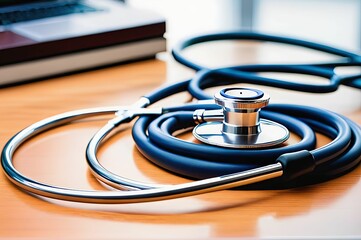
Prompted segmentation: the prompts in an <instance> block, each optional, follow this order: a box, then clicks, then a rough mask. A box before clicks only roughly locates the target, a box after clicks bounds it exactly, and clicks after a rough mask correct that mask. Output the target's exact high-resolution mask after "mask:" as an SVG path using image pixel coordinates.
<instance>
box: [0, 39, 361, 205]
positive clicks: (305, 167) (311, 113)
mask: <svg viewBox="0 0 361 240" xmlns="http://www.w3.org/2000/svg"><path fill="white" fill-rule="evenodd" d="M230 39H231V40H254V41H266V42H277V43H282V44H288V45H295V46H300V47H304V48H309V49H313V50H316V51H322V52H326V53H330V54H333V55H335V56H339V57H341V59H340V61H338V62H329V63H319V64H303V65H302V64H299V65H244V66H232V67H228V68H219V69H207V68H205V67H203V66H200V65H197V64H195V63H193V62H192V61H190V60H189V59H187V58H186V57H185V56H184V55H183V50H184V49H185V48H187V47H189V46H192V45H194V44H199V43H203V42H207V41H217V40H230ZM172 53H173V56H174V57H175V59H176V60H177V61H179V62H180V63H182V64H184V65H186V66H188V67H190V68H192V69H195V70H196V71H197V73H196V75H195V77H194V78H193V79H191V80H186V81H182V82H177V83H174V84H171V85H168V86H164V87H162V88H160V89H158V90H155V91H154V92H152V93H150V94H148V95H145V96H143V97H141V98H140V99H139V100H138V101H137V102H136V103H134V104H133V105H131V106H129V107H104V108H93V109H82V110H77V111H71V112H67V113H63V114H59V115H56V116H53V117H50V118H47V119H44V120H41V121H40V122H37V123H34V124H33V125H31V126H29V127H27V128H25V129H23V130H22V131H20V132H19V133H17V134H16V135H15V136H14V137H12V138H11V139H10V140H9V141H8V143H7V144H6V145H5V147H4V149H3V152H2V167H3V169H4V172H5V174H6V175H7V177H8V178H9V179H10V180H11V181H12V182H13V183H14V184H16V185H17V186H18V187H20V188H22V189H24V190H26V191H28V192H30V193H34V194H38V195H41V196H45V197H50V198H56V199H62V200H69V201H78V202H88V203H133V202H146V201H157V200H164V199H171V198H177V197H184V196H191V195H195V194H200V193H206V192H211V191H216V190H222V189H229V188H234V187H240V186H243V187H244V188H257V189H265V188H267V189H268V188H287V187H295V186H299V185H305V184H312V183H316V182H319V181H324V180H327V179H330V178H334V177H337V176H339V175H342V174H345V173H347V172H349V171H351V170H352V169H353V168H355V167H356V166H357V165H358V164H359V162H360V160H361V128H360V126H358V125H357V124H356V123H354V122H352V121H351V120H350V119H347V118H346V117H344V116H341V115H338V114H336V113H333V112H331V111H328V110H324V109H319V108H315V107H309V106H301V105H292V104H269V99H270V96H269V95H268V94H267V93H265V92H263V91H262V90H259V89H254V88H241V87H227V88H224V89H222V90H220V91H219V92H217V93H216V94H215V96H214V98H213V100H212V98H211V97H210V96H208V95H207V94H206V93H205V92H204V91H203V90H204V89H206V88H209V87H214V86H222V85H229V84H234V83H252V84H258V85H268V86H274V87H279V88H284V89H290V90H297V91H303V92H314V93H325V92H332V91H336V90H337V88H338V86H339V85H341V84H343V85H347V86H350V87H354V88H357V89H361V75H360V74H358V75H350V76H340V75H337V74H335V73H334V68H335V67H338V66H361V56H360V55H357V54H354V53H350V52H347V51H344V50H341V49H337V48H332V47H329V46H325V45H322V44H318V43H312V42H307V41H303V40H298V39H293V38H286V37H278V36H271V35H265V34H258V33H248V32H247V33H244V32H231V33H222V34H213V35H204V36H199V37H195V38H190V39H188V40H186V41H183V42H182V43H180V44H179V45H177V46H176V47H175V48H174V49H173V52H172ZM259 72H287V73H302V74H308V75H316V76H320V77H323V78H326V79H328V81H329V83H328V84H325V85H313V84H304V83H296V82H291V81H285V80H279V79H273V78H266V77H262V76H258V75H257V74H256V73H259ZM183 91H188V92H189V93H190V94H191V95H192V96H193V97H194V98H195V99H198V100H199V101H198V102H191V103H186V104H183V105H180V106H174V107H164V108H147V107H148V106H149V105H151V104H153V103H155V102H157V101H159V100H161V99H163V98H166V97H168V96H171V95H173V94H176V93H179V92H183ZM103 114H115V117H114V118H113V119H111V120H109V121H108V123H107V124H105V125H104V126H103V127H102V128H101V129H100V130H99V131H98V132H97V133H96V134H95V135H94V136H93V138H92V139H91V140H90V142H89V144H88V146H87V149H86V157H87V163H88V164H89V167H90V169H91V172H92V173H93V175H94V176H95V177H96V178H97V179H98V180H100V181H101V182H104V183H106V184H107V185H109V186H111V187H113V188H116V189H119V190H121V191H119V190H117V191H88V190H77V189H69V188H62V187H58V186H51V185H48V184H45V183H41V182H38V181H35V180H33V179H30V178H28V177H26V176H24V175H23V174H22V173H20V172H19V171H17V169H16V168H15V167H14V165H13V155H14V153H15V151H16V150H17V149H18V148H19V147H20V146H21V145H22V144H23V143H24V142H26V141H27V140H29V139H31V138H32V137H34V136H36V135H38V134H40V133H42V132H45V131H47V130H49V129H52V128H55V127H58V126H61V125H63V124H66V123H71V122H74V121H76V120H79V119H83V118H88V117H93V116H97V115H103ZM136 117H138V119H137V120H136V122H135V123H134V125H133V128H132V135H133V139H134V141H135V143H136V146H137V148H138V150H139V151H140V152H141V153H142V154H143V155H144V156H145V157H146V158H147V159H149V160H150V161H151V162H153V163H154V164H156V165H158V166H159V167H161V168H164V169H166V170H167V171H170V172H173V173H175V174H178V175H182V176H185V177H188V178H191V179H194V180H195V181H193V182H189V183H183V184H178V185H161V184H149V183H144V182H139V181H136V180H133V179H128V178H125V177H122V176H119V175H116V174H114V173H112V172H110V171H109V170H107V169H105V168H104V167H103V166H102V165H101V164H100V163H99V161H98V159H97V151H98V148H99V146H100V144H101V143H102V142H103V141H104V139H105V137H106V136H107V135H108V134H109V133H110V132H111V131H113V130H114V129H115V128H117V127H118V126H119V125H121V124H124V123H128V122H130V121H132V120H133V119H134V118H136ZM189 129H193V130H192V131H193V135H194V136H195V138H196V139H198V140H199V141H200V142H202V144H199V143H191V142H187V141H184V140H181V139H179V138H177V137H176V133H177V132H179V131H184V130H189ZM290 132H293V133H295V134H296V135H298V136H300V138H301V140H300V141H299V142H298V143H296V144H292V145H282V143H283V142H284V141H286V140H287V139H288V137H289V135H290ZM315 132H320V133H322V134H324V135H326V136H327V137H329V138H331V139H332V141H331V142H330V143H328V144H327V145H325V146H322V147H320V148H315V145H316V137H315ZM197 179H200V180H197Z"/></svg>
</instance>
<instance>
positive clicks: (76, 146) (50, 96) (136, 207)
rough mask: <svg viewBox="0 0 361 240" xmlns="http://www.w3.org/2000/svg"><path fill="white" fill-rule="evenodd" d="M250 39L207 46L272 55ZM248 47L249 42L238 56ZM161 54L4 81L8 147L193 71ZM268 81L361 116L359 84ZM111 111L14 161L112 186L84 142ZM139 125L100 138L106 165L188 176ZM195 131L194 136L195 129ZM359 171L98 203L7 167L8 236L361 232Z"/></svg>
mask: <svg viewBox="0 0 361 240" xmlns="http://www.w3.org/2000/svg"><path fill="white" fill-rule="evenodd" d="M251 45H252V44H250V47H249V48H245V47H239V46H233V45H232V44H229V43H225V46H226V48H225V50H222V51H221V50H219V51H218V50H217V49H216V48H215V49H214V52H212V53H207V54H218V53H219V52H221V53H222V54H224V57H221V58H219V57H218V58H217V59H218V60H217V61H219V60H221V62H222V63H224V64H227V62H226V61H223V60H222V58H223V59H229V58H228V57H229V56H233V58H231V60H230V61H234V59H237V61H238V62H242V63H244V62H248V61H250V62H252V61H257V62H262V61H263V60H265V61H267V60H269V59H270V56H269V55H268V51H264V49H263V48H264V47H260V46H251ZM239 48H242V49H243V50H245V49H246V50H247V51H246V52H245V54H243V55H242V56H238V55H237V56H235V54H234V52H235V50H240V49H239ZM242 49H241V50H242ZM252 49H253V50H252ZM208 52H209V51H208ZM276 52H277V51H276ZM296 52H297V51H296ZM194 53H195V55H198V56H201V57H200V61H205V60H207V59H208V60H209V56H208V55H207V54H206V53H205V52H204V51H203V50H202V48H200V49H195V50H194ZM287 54H291V53H290V52H287ZM276 55H277V56H278V55H279V52H278V53H276ZM291 55H292V56H294V54H291ZM302 57H303V55H302ZM211 58H212V56H211ZM160 59H162V60H159V59H156V60H147V61H140V62H136V63H129V64H125V65H119V66H114V67H109V68H104V69H99V70H93V71H89V72H84V73H79V74H74V75H69V76H64V77H59V78H54V79H51V80H47V81H41V82H35V83H31V84H25V85H21V86H17V87H10V88H5V89H0V97H1V101H2V104H1V106H0V114H1V117H0V126H1V132H0V146H1V147H3V146H4V144H5V143H6V141H7V140H9V138H10V137H11V136H13V135H14V134H15V133H16V132H18V131H19V130H21V129H22V128H24V127H26V126H28V125H30V124H32V123H34V122H36V121H38V120H41V119H42V118H46V117H49V116H51V115H54V114H58V113H61V112H64V111H69V110H74V109H79V108H88V107H97V106H108V105H127V104H130V103H132V102H133V101H135V100H137V98H138V96H140V95H142V94H145V93H147V92H149V91H150V90H152V89H154V88H156V87H158V86H160V85H161V84H163V83H166V82H172V81H177V80H181V79H184V78H185V77H188V76H191V75H192V74H193V73H192V71H190V70H187V69H185V68H184V67H181V66H180V65H178V64H177V63H174V61H172V60H171V58H170V56H169V55H168V54H163V55H162V56H161V57H160ZM212 59H213V58H212ZM295 59H296V58H295ZM280 60H282V58H280ZM215 61H216V60H215ZM209 64H210V65H212V64H213V63H212V62H210V63H209ZM307 79H308V78H307ZM266 90H268V91H270V93H271V96H273V97H274V98H273V99H274V100H273V101H274V102H293V103H300V102H302V103H303V104H308V105H315V106H320V107H325V108H328V109H331V110H334V111H337V112H339V113H343V114H345V115H347V116H349V117H350V118H351V119H353V120H354V121H357V122H358V123H361V97H360V96H361V95H360V91H356V90H352V89H350V88H347V87H341V88H340V89H339V91H338V92H337V93H332V94H325V95H322V96H321V95H314V94H305V93H296V92H293V91H282V90H277V89H272V88H266ZM211 91H212V90H210V92H211ZM188 99H189V96H188V95H187V94H179V95H177V96H175V97H173V98H171V99H167V100H165V101H163V102H162V103H161V104H172V103H175V102H182V101H186V100H188ZM106 119H107V118H101V119H97V120H87V121H82V122H78V123H74V124H72V125H67V126H63V127H60V128H58V129H55V130H51V131H49V132H48V133H45V134H42V135H40V136H38V137H36V138H34V139H33V140H31V141H29V142H28V143H26V144H24V145H23V147H22V148H21V149H19V151H18V152H17V153H16V155H15V161H14V162H15V166H16V167H17V168H18V169H19V170H20V171H21V172H23V173H25V174H26V175H27V176H29V177H31V178H34V179H36V180H38V181H42V182H46V183H49V184H55V185H58V186H63V187H72V188H77V189H96V190H100V189H105V188H104V186H102V185H101V184H100V183H99V182H97V181H96V180H94V178H93V177H92V176H91V173H90V172H89V170H88V168H87V165H86V162H85V158H84V150H85V146H86V144H87V142H88V140H89V139H90V137H91V136H92V135H93V134H94V133H95V132H96V131H97V129H98V128H99V127H100V126H102V124H104V122H105V121H106ZM130 127H131V126H130V125H127V126H122V127H121V128H120V129H119V131H118V132H117V134H114V135H113V136H112V137H110V138H109V139H108V141H107V142H106V143H105V144H104V145H103V146H102V147H101V150H100V152H99V154H98V156H99V158H100V161H101V163H102V164H103V165H104V166H105V167H106V168H108V169H110V170H111V171H113V172H114V173H118V174H122V175H123V176H126V177H130V178H135V179H138V180H141V181H146V182H153V183H169V184H175V183H181V182H186V181H189V180H186V179H182V178H181V177H176V176H173V175H171V174H170V173H167V172H164V171H163V170H161V169H159V168H158V167H156V166H154V165H152V164H151V163H149V162H148V161H147V160H146V159H144V158H143V157H142V156H141V155H140V153H139V152H138V151H137V149H136V147H135V146H134V144H133V142H132V138H131V136H130ZM186 137H187V138H189V139H190V140H193V138H192V137H191V136H190V135H189V136H186ZM319 139H320V142H319V145H323V144H325V143H326V142H327V141H328V140H327V139H326V138H324V137H322V136H321V137H320V138H319ZM360 176H361V168H360V167H358V168H356V169H355V170H353V171H352V172H350V173H349V174H347V175H344V176H341V177H339V178H337V179H334V180H331V181H328V182H325V183H321V184H317V185H313V186H307V187H302V188H297V189H290V190H282V191H279V190H278V191H221V192H215V193H210V194H204V195H199V196H194V197H187V198H181V199H175V200H167V201H160V202H152V203H139V204H124V205H121V204H119V205H97V204H81V203H70V202H63V201H57V200H51V199H44V198H38V197H35V196H32V195H29V194H27V193H25V192H23V191H20V190H19V189H18V188H16V187H15V186H14V185H13V184H11V183H10V181H8V180H7V178H6V177H5V175H4V174H0V189H1V197H0V238H4V239H12V238H16V239H18V238H29V239H30V238H31V239H39V238H44V239H54V238H56V239H89V238H90V239H113V238H115V239H120V238H124V239H134V238H136V239H148V238H151V239H172V238H176V239H207V238H222V239H223V238H228V237H229V238H233V237H234V238H239V237H257V238H258V237H273V238H280V237H284V238H286V239H287V238H289V237H299V238H306V237H313V238H321V237H325V238H335V239H343V238H361V206H360V202H361V181H360Z"/></svg>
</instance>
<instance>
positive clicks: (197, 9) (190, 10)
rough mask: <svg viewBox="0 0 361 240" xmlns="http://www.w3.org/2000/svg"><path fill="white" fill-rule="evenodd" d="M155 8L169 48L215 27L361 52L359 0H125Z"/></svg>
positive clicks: (360, 5)
mask: <svg viewBox="0 0 361 240" xmlns="http://www.w3.org/2000/svg"><path fill="white" fill-rule="evenodd" d="M126 2H127V3H128V4H130V5H132V6H136V7H140V8H147V9H151V10H154V11H157V12H159V13H160V14H162V15H163V16H165V18H166V21H167V26H168V28H167V40H168V46H173V44H174V43H175V42H176V41H178V40H179V39H183V38H185V37H188V36H191V35H195V34H200V33H209V32H215V31H227V30H235V29H245V30H253V31H261V32H265V33H271V34H281V35H285V36H292V37H300V38H303V39H307V40H310V41H318V42H321V43H325V44H330V45H333V46H336V47H341V48H344V49H347V50H351V51H360V50H361V1H359V0H196V1H194V0H172V1H165V0H127V1H126Z"/></svg>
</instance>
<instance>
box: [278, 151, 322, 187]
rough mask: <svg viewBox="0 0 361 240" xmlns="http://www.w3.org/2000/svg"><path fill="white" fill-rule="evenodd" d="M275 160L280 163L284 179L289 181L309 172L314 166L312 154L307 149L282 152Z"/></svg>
mask: <svg viewBox="0 0 361 240" xmlns="http://www.w3.org/2000/svg"><path fill="white" fill-rule="evenodd" d="M276 162H279V163H281V164H282V167H283V175H282V178H283V180H284V181H290V180H292V179H295V178H298V177H300V176H302V175H305V174H307V173H311V172H313V170H314V169H315V166H316V164H315V159H314V157H313V155H312V154H311V153H310V152H309V151H307V150H302V151H298V152H293V153H286V154H282V155H281V156H280V157H278V158H277V160H276Z"/></svg>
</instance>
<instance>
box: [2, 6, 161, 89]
mask: <svg viewBox="0 0 361 240" xmlns="http://www.w3.org/2000/svg"><path fill="white" fill-rule="evenodd" d="M164 33H165V20H164V18H163V17H162V16H160V15H158V14H156V13H154V12H151V11H146V10H141V9H137V8H133V7H131V6H128V5H127V4H125V3H124V2H122V1H115V0H101V1H99V0H38V1H33V0H32V1H30V0H0V86H7V85H13V84H17V83H20V82H24V81H29V80H34V79H39V78H46V77H49V76H54V75H59V74H64V73H69V72H76V71H80V70H85V69H89V68H96V67H101V66H105V65H111V64H116V63H121V62H125V61H132V60H137V59H143V58H150V57H154V56H155V54H156V53H158V52H162V51H165V50H166V42H165V39H164Z"/></svg>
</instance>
